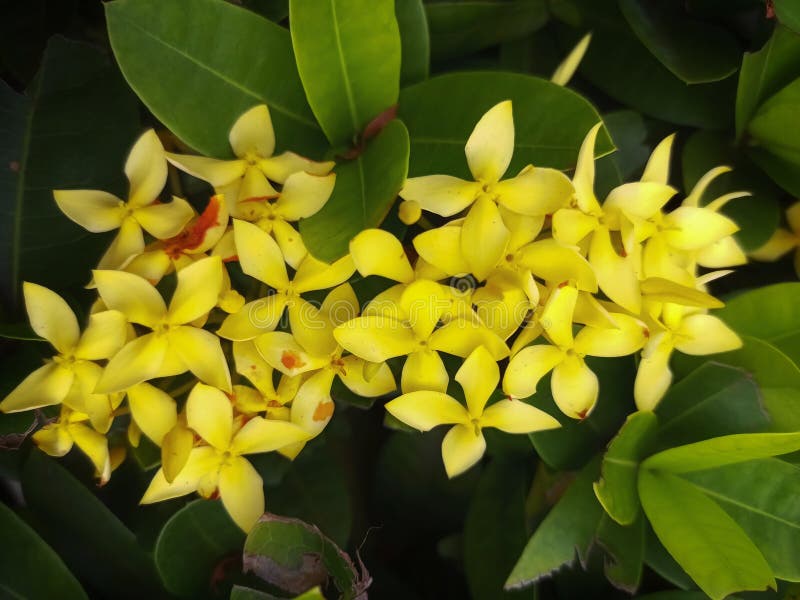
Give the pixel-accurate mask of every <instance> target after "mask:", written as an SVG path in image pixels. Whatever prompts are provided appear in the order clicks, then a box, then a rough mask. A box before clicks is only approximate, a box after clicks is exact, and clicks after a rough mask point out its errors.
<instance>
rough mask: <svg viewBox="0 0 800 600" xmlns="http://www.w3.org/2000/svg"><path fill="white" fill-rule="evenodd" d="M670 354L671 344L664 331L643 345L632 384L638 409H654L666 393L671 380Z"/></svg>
mask: <svg viewBox="0 0 800 600" xmlns="http://www.w3.org/2000/svg"><path fill="white" fill-rule="evenodd" d="M671 354H672V344H671V343H670V337H669V335H667V334H665V333H659V334H657V335H655V336H653V337H652V338H651V339H650V342H648V344H647V345H646V346H645V348H644V351H643V352H642V359H641V360H640V361H639V369H638V370H637V371H636V380H635V382H634V385H633V397H634V399H635V400H636V408H638V409H639V410H653V409H655V407H656V406H657V405H658V403H659V402H660V401H661V398H663V397H664V394H666V393H667V389H668V388H669V385H670V383H671V382H672V371H670V369H669V357H670V355H671Z"/></svg>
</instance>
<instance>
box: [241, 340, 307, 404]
mask: <svg viewBox="0 0 800 600" xmlns="http://www.w3.org/2000/svg"><path fill="white" fill-rule="evenodd" d="M233 360H234V363H235V365H236V372H237V373H239V374H240V375H242V376H243V377H245V378H246V379H247V380H248V381H249V382H250V383H252V384H253V386H254V387H255V389H254V390H253V391H254V392H255V393H256V395H253V394H252V393H250V392H243V391H242V390H241V389H240V388H241V387H243V386H234V394H235V404H236V409H237V410H238V411H239V412H241V413H245V414H255V413H261V412H263V413H266V414H267V416H268V417H270V418H273V417H277V416H279V415H283V414H284V411H283V410H282V409H283V407H284V405H285V404H287V403H289V402H291V401H292V399H294V397H295V395H296V394H297V390H298V388H299V387H300V384H301V383H302V377H300V376H291V375H285V374H282V375H281V377H280V380H279V381H278V386H277V387H275V384H274V383H273V373H274V369H273V368H272V366H271V365H270V364H269V363H268V362H267V361H265V360H264V358H263V357H262V356H261V354H260V353H259V352H258V349H257V348H256V345H255V343H254V342H253V341H252V340H248V341H245V342H233ZM286 414H288V411H287V413H286Z"/></svg>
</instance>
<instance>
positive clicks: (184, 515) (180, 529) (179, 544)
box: [154, 500, 245, 598]
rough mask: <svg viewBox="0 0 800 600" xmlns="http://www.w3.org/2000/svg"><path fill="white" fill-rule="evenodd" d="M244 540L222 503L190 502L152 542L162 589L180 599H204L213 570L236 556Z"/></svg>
mask: <svg viewBox="0 0 800 600" xmlns="http://www.w3.org/2000/svg"><path fill="white" fill-rule="evenodd" d="M244 537H245V536H244V532H243V531H242V530H241V529H239V527H237V526H236V524H235V523H234V522H233V521H232V520H231V518H230V517H229V516H228V513H227V511H226V510H225V507H223V506H222V502H220V501H212V500H195V501H194V502H190V503H189V504H187V505H186V506H184V507H183V508H182V509H181V510H179V511H178V512H176V513H175V514H174V515H173V516H172V518H170V520H169V521H167V523H166V525H164V528H163V529H162V530H161V533H160V534H159V536H158V540H157V541H156V547H155V552H154V558H155V562H156V568H157V569H158V572H159V575H161V580H162V581H163V582H164V586H165V587H166V588H167V589H168V590H169V591H170V592H172V593H173V594H176V595H178V596H181V597H183V598H196V597H201V596H205V595H207V594H208V593H209V591H210V590H209V585H210V583H211V578H210V574H211V573H213V572H214V567H215V566H216V565H217V564H218V563H219V562H220V561H221V560H222V559H224V558H225V557H227V556H229V555H231V554H238V553H239V552H240V551H241V548H242V545H243V544H244ZM189 548H191V552H188V551H187V549H189Z"/></svg>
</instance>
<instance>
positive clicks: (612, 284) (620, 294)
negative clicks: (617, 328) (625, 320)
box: [589, 227, 642, 315]
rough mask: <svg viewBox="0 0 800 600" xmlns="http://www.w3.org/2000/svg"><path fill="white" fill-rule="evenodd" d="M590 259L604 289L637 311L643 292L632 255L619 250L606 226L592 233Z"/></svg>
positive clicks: (615, 298) (613, 297) (621, 303)
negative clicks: (618, 251) (626, 254)
mask: <svg viewBox="0 0 800 600" xmlns="http://www.w3.org/2000/svg"><path fill="white" fill-rule="evenodd" d="M589 263H591V265H592V268H593V269H594V271H595V274H596V275H597V283H598V284H599V285H600V289H601V290H603V293H605V295H606V296H608V297H609V298H610V299H611V300H612V301H613V302H616V303H617V304H619V305H620V306H621V307H622V308H624V309H625V310H627V311H630V312H632V313H633V314H635V315H638V314H639V312H640V311H641V309H642V294H641V291H640V290H639V279H638V277H637V276H636V271H635V269H634V266H633V262H632V256H630V255H629V256H627V257H625V258H623V257H622V256H620V255H619V254H617V252H616V250H614V246H613V245H612V244H611V235H610V233H609V231H608V229H606V228H605V227H601V228H599V229H597V230H596V231H595V232H594V235H593V236H592V244H591V247H590V249H589Z"/></svg>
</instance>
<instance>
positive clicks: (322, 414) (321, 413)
mask: <svg viewBox="0 0 800 600" xmlns="http://www.w3.org/2000/svg"><path fill="white" fill-rule="evenodd" d="M332 416H333V402H330V401H328V402H320V403H319V404H317V408H316V409H315V410H314V415H313V416H312V417H311V418H312V419H314V420H315V421H327V420H328V419H330V418H331V417H332Z"/></svg>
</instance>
